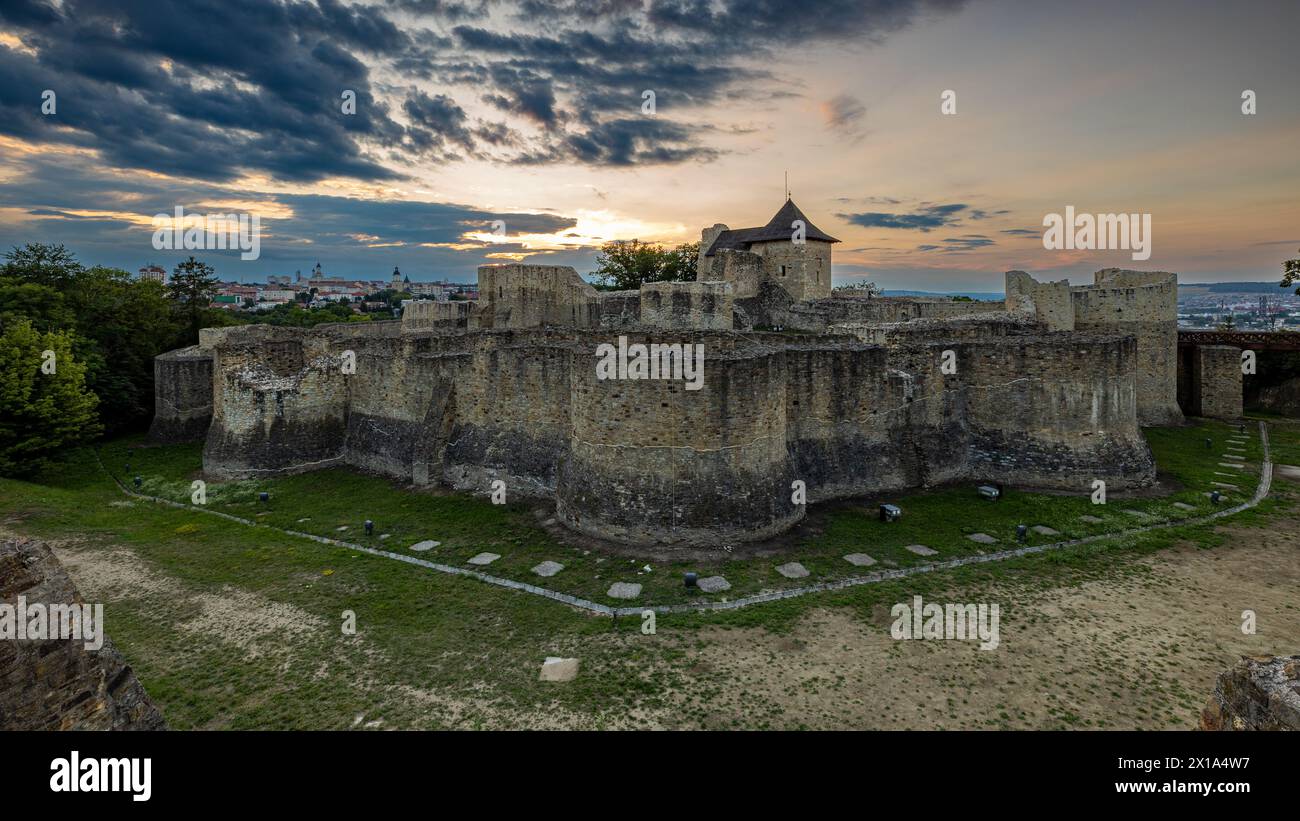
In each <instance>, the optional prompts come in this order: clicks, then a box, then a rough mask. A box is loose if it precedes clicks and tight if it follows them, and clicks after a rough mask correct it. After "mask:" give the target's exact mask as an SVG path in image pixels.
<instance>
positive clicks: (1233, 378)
mask: <svg viewBox="0 0 1300 821" xmlns="http://www.w3.org/2000/svg"><path fill="white" fill-rule="evenodd" d="M1192 363H1193V364H1192V407H1193V411H1192V413H1194V414H1196V415H1197V416H1205V417H1209V418H1211V419H1228V420H1231V421H1236V420H1238V419H1241V418H1242V416H1243V412H1242V397H1243V394H1242V386H1241V382H1242V374H1241V348H1237V347H1233V346H1232V345H1197V346H1196V350H1195V353H1194V354H1193V360H1192Z"/></svg>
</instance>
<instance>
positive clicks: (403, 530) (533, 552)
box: [102, 422, 1260, 605]
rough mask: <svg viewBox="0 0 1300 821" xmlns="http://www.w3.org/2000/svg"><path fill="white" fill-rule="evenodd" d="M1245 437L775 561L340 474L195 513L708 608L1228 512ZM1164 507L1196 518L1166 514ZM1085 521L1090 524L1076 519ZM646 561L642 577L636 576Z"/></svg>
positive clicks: (170, 470) (211, 501)
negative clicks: (618, 544) (703, 581)
mask: <svg viewBox="0 0 1300 821" xmlns="http://www.w3.org/2000/svg"><path fill="white" fill-rule="evenodd" d="M1247 431H1248V434H1249V435H1248V441H1247V442H1246V443H1245V444H1244V445H1242V446H1241V447H1242V449H1241V450H1239V451H1233V452H1234V453H1240V454H1241V455H1243V456H1244V458H1245V463H1244V464H1245V465H1246V467H1245V469H1238V468H1233V467H1224V466H1222V465H1221V464H1220V463H1222V462H1225V461H1231V460H1227V459H1225V458H1223V454H1224V453H1225V452H1227V451H1226V450H1225V446H1226V445H1227V444H1228V437H1229V436H1231V435H1232V434H1234V433H1235V432H1236V430H1235V429H1234V428H1231V427H1229V426H1228V425H1225V424H1223V423H1219V422H1205V423H1202V424H1199V425H1196V426H1189V427H1182V428H1155V429H1149V430H1148V431H1147V436H1148V439H1149V441H1150V443H1151V447H1152V450H1153V452H1154V453H1155V455H1156V461H1157V464H1158V465H1159V466H1160V470H1161V475H1162V477H1163V478H1167V479H1168V480H1170V481H1169V483H1170V484H1172V485H1174V486H1177V487H1180V488H1181V489H1180V490H1178V491H1176V492H1173V493H1171V494H1169V495H1167V496H1161V497H1156V498H1122V497H1119V496H1115V495H1112V496H1111V497H1110V498H1109V499H1108V503H1107V504H1105V505H1094V504H1092V502H1091V501H1090V499H1089V498H1088V496H1086V495H1080V496H1065V495H1052V494H1044V493H1024V492H1018V491H1016V490H1014V489H1009V490H1008V492H1007V493H1006V495H1005V496H1004V497H1003V498H1002V499H1001V500H1000V501H998V502H996V503H993V502H987V501H985V500H983V499H982V498H980V497H979V496H978V495H976V493H975V490H974V485H973V483H972V484H970V485H965V486H959V487H952V488H944V489H940V490H934V491H928V492H917V493H909V494H906V495H901V496H899V497H898V498H897V499H896V500H895V501H896V502H897V504H899V505H900V506H901V507H902V508H903V510H904V516H903V518H902V520H900V521H898V522H894V523H889V524H885V523H882V522H881V521H880V520H879V518H878V516H877V515H876V507H875V505H869V504H865V503H857V504H853V503H834V504H831V505H828V506H826V507H825V509H819V508H817V507H814V509H813V511H812V512H811V513H810V520H809V522H808V524H807V525H806V526H805V527H803V528H801V530H800V531H798V533H797V534H796V537H795V539H794V544H793V546H791V547H789V548H786V549H783V550H782V551H781V554H780V555H779V556H766V557H760V558H743V557H741V556H740V555H731V554H729V553H728V552H727V551H726V550H724V549H723V548H722V546H721V545H719V546H718V549H717V551H716V558H714V559H705V560H691V561H674V562H664V561H647V560H646V559H645V558H644V557H633V558H629V557H628V555H626V554H625V555H617V554H614V553H608V552H605V551H601V550H591V549H585V548H580V547H574V546H571V545H568V544H565V543H564V542H563V541H562V536H561V537H560V538H557V537H556V536H553V535H552V533H551V532H548V531H547V530H546V529H544V528H543V527H542V526H541V525H540V524H539V522H538V517H537V516H536V515H534V513H533V508H532V506H526V505H505V506H497V505H492V504H491V503H490V502H488V501H487V500H486V499H483V498H480V497H472V496H467V495H463V494H452V495H449V494H445V493H431V492H425V491H420V490H414V489H410V488H406V487H402V486H398V485H396V484H394V483H393V482H392V481H390V480H388V479H384V478H381V477H377V476H369V475H365V474H361V473H358V472H355V471H353V470H350V469H347V468H334V469H329V470H322V471H317V472H314V473H309V474H302V475H299V476H292V477H284V478H277V479H266V480H259V481H245V482H230V483H208V484H207V502H206V505H207V507H208V508H209V509H212V510H220V511H223V512H227V513H231V514H236V515H239V516H241V517H245V518H250V519H251V518H256V519H257V521H259V522H261V523H264V524H268V525H272V526H275V527H281V528H287V529H294V530H301V531H304V532H308V533H313V534H316V535H320V536H329V537H334V538H338V539H342V540H345V541H351V542H355V543H358V544H366V545H369V546H374V547H382V548H384V549H387V550H393V551H398V552H403V551H408V548H409V547H410V546H411V545H412V544H415V543H417V542H420V541H423V540H427V539H433V540H436V541H438V542H441V544H440V546H439V547H437V548H435V549H434V550H430V551H427V552H423V553H420V554H418V555H419V556H420V557H421V558H424V559H429V560H431V561H436V562H441V563H444V564H451V565H457V566H464V567H471V565H468V564H467V560H468V559H470V558H471V557H473V556H475V555H477V554H479V553H482V552H489V553H496V554H499V555H500V556H501V558H500V559H498V560H497V561H495V562H493V563H492V564H491V565H489V566H488V567H486V568H484V569H485V570H486V571H487V572H489V573H491V574H493V575H496V576H501V577H505V578H509V579H514V580H516V581H523V582H529V583H535V584H539V585H541V586H544V587H548V588H550V589H552V590H557V591H560V592H564V593H569V594H572V595H576V596H580V597H582V598H585V599H588V600H591V601H596V602H601V603H605V604H657V605H662V604H679V603H683V602H688V601H693V600H700V599H704V600H708V599H709V598H710V597H709V596H707V595H706V594H702V593H700V592H698V591H691V590H688V589H687V588H686V587H685V586H684V585H683V583H682V574H683V573H684V572H686V571H688V570H693V571H696V572H698V573H700V574H701V576H710V575H715V574H716V575H723V576H725V577H726V579H727V580H728V582H730V584H731V589H730V590H729V591H726V593H724V594H717V595H716V596H715V597H714V598H716V599H718V600H721V599H722V598H738V597H741V596H747V595H751V594H755V593H760V592H763V591H768V590H780V589H784V588H791V587H800V586H804V585H806V584H808V583H810V582H818V581H829V580H834V579H839V578H845V577H850V576H854V575H861V574H862V573H864V572H870V571H868V570H864V569H861V568H857V567H855V566H854V565H852V564H850V563H849V562H847V561H846V560H845V559H844V556H845V555H847V554H850V553H867V554H868V555H870V556H871V557H872V558H874V559H875V560H876V561H877V565H875V567H874V568H873V569H882V568H895V567H912V566H916V565H921V564H925V563H927V562H930V561H942V560H944V559H950V558H956V557H961V556H968V555H972V554H978V553H983V552H992V551H997V550H1003V549H1007V548H1010V547H1015V546H1016V545H1017V542H1016V535H1015V534H1016V526H1017V525H1019V524H1025V525H1027V526H1029V527H1031V528H1032V527H1033V526H1035V525H1043V526H1046V527H1050V528H1052V529H1054V530H1056V531H1058V532H1059V533H1060V535H1050V534H1040V533H1036V532H1033V531H1032V530H1031V531H1030V533H1029V535H1028V538H1027V540H1026V542H1025V543H1026V544H1039V543H1050V542H1058V541H1064V540H1066V539H1070V538H1077V537H1082V536H1089V535H1094V534H1098V533H1107V532H1114V531H1120V530H1124V529H1126V528H1131V527H1133V526H1135V525H1142V524H1150V523H1154V522H1160V521H1169V520H1179V519H1186V518H1189V517H1194V516H1198V515H1202V514H1204V513H1208V512H1211V511H1212V510H1213V509H1214V505H1213V504H1212V503H1211V502H1210V500H1209V499H1208V498H1207V497H1206V493H1207V492H1208V491H1211V490H1214V489H1216V486H1215V485H1214V484H1212V483H1213V482H1216V481H1217V482H1219V483H1221V484H1224V485H1228V484H1231V485H1236V486H1237V488H1239V490H1234V489H1231V488H1227V487H1218V488H1217V489H1219V490H1220V491H1222V492H1223V494H1224V495H1225V496H1226V498H1227V500H1228V503H1235V502H1239V501H1243V500H1244V499H1246V498H1248V497H1249V496H1250V495H1251V494H1252V493H1253V492H1254V489H1255V485H1256V483H1257V481H1258V465H1259V459H1260V443H1259V436H1258V431H1257V429H1256V428H1254V427H1251V426H1248V427H1247ZM1207 438H1208V439H1211V440H1212V445H1213V446H1212V447H1210V448H1207V447H1206V446H1205V440H1206V439H1207ZM140 444H141V441H140V440H139V439H123V440H118V441H115V442H111V443H109V444H107V445H105V446H104V447H103V448H102V457H103V460H104V464H105V465H106V466H107V467H108V469H109V470H110V471H112V472H114V473H116V474H117V475H118V476H119V477H120V478H122V479H124V480H130V479H131V478H133V477H134V476H140V477H141V479H142V485H141V488H140V490H141V492H143V493H146V494H149V495H151V496H157V497H161V498H166V499H170V500H172V501H177V502H186V503H188V502H189V501H190V499H191V482H192V481H193V480H194V479H196V478H198V477H199V476H200V475H201V467H202V458H201V448H200V446H199V445H181V446H171V447H140V446H139V445H140ZM128 463H129V464H130V471H129V472H128V471H127V470H126V466H127V464H128ZM1220 474H1231V475H1220ZM261 491H266V492H268V493H269V494H270V502H269V503H266V504H263V503H261V502H259V501H258V494H259V493H260V492H261ZM1175 502H1181V503H1182V504H1185V505H1191V506H1192V507H1193V508H1195V509H1194V510H1190V511H1189V510H1184V509H1181V508H1178V507H1175V506H1174V503H1175ZM1135 511H1136V513H1135ZM1138 514H1141V515H1138ZM547 515H549V514H547ZM1084 516H1090V517H1093V518H1097V519H1101V521H1099V522H1090V521H1086V520H1085V519H1084V518H1083V517H1084ZM366 519H370V520H372V521H373V522H374V523H375V530H374V535H373V536H369V537H367V536H366V535H365V531H364V527H363V523H364V522H365V520H366ZM340 528H345V529H340ZM975 533H984V534H987V535H989V536H992V537H993V538H995V539H997V540H998V541H997V543H995V544H988V545H985V544H980V543H977V542H974V541H971V540H970V539H969V538H968V536H970V535H971V534H975ZM383 534H389V538H387V539H383V540H381V539H380V538H379V537H380V536H381V535H383ZM915 544H921V545H925V546H927V547H929V548H931V549H932V550H935V551H937V555H935V556H932V557H923V556H920V555H917V554H916V553H913V552H910V551H908V550H906V549H905V548H906V546H908V545H915ZM412 555H417V554H412ZM547 560H550V561H556V562H559V563H560V564H562V565H564V570H562V571H561V572H560V573H558V574H557V575H555V576H553V577H550V578H546V579H543V578H540V577H538V576H537V575H535V574H534V573H533V572H532V570H531V569H532V568H533V567H536V566H537V565H538V564H540V563H541V562H543V561H547ZM787 561H798V562H800V563H801V564H803V565H804V567H806V568H807V569H808V570H809V572H810V574H811V575H810V576H809V577H808V578H806V579H795V580H791V579H787V578H785V577H784V576H781V575H780V574H779V573H777V571H776V567H777V565H780V564H783V563H784V562H787ZM647 565H648V566H649V567H650V568H651V569H650V570H649V571H646V570H645V567H646V566H647ZM620 581H621V582H635V583H639V584H641V585H642V587H643V590H642V594H641V597H640V598H639V599H637V600H636V601H635V602H622V601H620V600H616V599H612V598H609V597H608V596H607V595H606V592H607V590H608V589H609V586H610V585H611V584H612V583H614V582H620Z"/></svg>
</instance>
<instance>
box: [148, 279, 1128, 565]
mask: <svg viewBox="0 0 1300 821" xmlns="http://www.w3.org/2000/svg"><path fill="white" fill-rule="evenodd" d="M481 277H482V278H481V280H480V281H481V288H482V289H483V292H484V293H487V291H488V286H490V287H491V288H494V289H497V290H495V296H494V297H492V298H489V299H487V300H483V301H481V302H479V303H466V307H465V308H458V309H455V310H454V311H450V310H447V309H443V308H438V309H437V310H438V311H444V310H445V311H446V314H445V315H441V316H436V315H434V314H433V312H431V311H430V312H426V311H424V310H419V311H411V310H409V309H408V312H407V314H406V315H405V316H404V318H403V321H402V322H401V323H397V322H387V323H353V324H347V325H323V326H318V327H316V328H311V329H298V328H278V327H271V326H245V327H240V328H224V329H220V332H219V333H212V334H209V335H206V336H205V338H204V342H203V345H204V346H206V347H207V348H208V350H209V356H210V357H211V359H210V362H211V368H212V373H213V374H214V376H213V380H212V394H211V407H212V422H211V426H210V428H209V430H208V432H207V441H206V445H205V449H204V466H205V471H206V472H207V473H208V474H209V475H211V476H213V477H216V478H241V477H251V476H268V475H280V474H286V473H293V472H300V471H307V470H314V469H318V468H322V467H326V466H331V465H352V466H355V467H358V468H362V469H365V470H369V471H373V472H376V473H380V474H382V475H385V476H391V477H394V478H397V479H401V480H405V481H409V482H411V483H412V484H415V485H429V484H443V485H447V486H450V487H453V488H458V489H462V490H467V491H471V492H477V493H488V492H490V490H491V485H492V482H493V481H494V480H497V479H500V480H502V481H504V482H505V485H506V488H507V492H508V494H513V495H515V496H522V497H526V498H539V497H540V498H546V499H554V502H555V506H556V516H557V519H558V520H559V521H561V522H563V523H564V524H565V525H566V526H568V527H570V528H572V529H574V530H576V531H579V532H582V533H586V534H589V535H593V536H597V537H601V538H607V539H613V540H617V541H624V542H629V543H641V544H644V543H655V544H667V545H701V544H717V543H719V542H723V543H727V542H732V541H741V540H747V539H759V538H764V537H767V536H771V535H774V534H776V533H779V532H781V531H783V530H785V529H788V528H789V527H790V526H792V525H793V524H794V523H796V522H797V521H798V520H799V519H801V518H802V517H803V516H804V513H805V510H806V507H805V506H804V505H800V504H796V503H795V502H794V501H793V499H792V491H793V488H792V484H793V483H794V482H795V481H796V480H800V481H803V482H804V483H805V486H806V489H807V497H808V501H809V502H814V503H815V502H820V501H826V500H830V499H841V498H851V497H860V496H869V495H872V494H879V493H883V492H890V491H897V490H901V489H905V488H912V487H924V486H932V485H937V484H942V483H945V482H951V481H958V480H979V481H998V482H1003V483H1007V484H1013V485H1022V486H1035V487H1046V488H1056V489H1061V490H1067V491H1069V490H1073V491H1078V492H1081V493H1082V492H1087V491H1088V490H1090V488H1091V482H1092V480H1093V479H1103V480H1105V481H1106V482H1107V483H1108V485H1110V486H1111V487H1112V488H1116V489H1118V488H1125V487H1136V486H1141V485H1143V484H1146V483H1149V482H1150V481H1152V479H1153V477H1154V465H1153V463H1152V460H1151V456H1150V453H1149V451H1148V449H1147V447H1146V444H1145V442H1144V440H1143V438H1142V435H1141V431H1140V429H1139V427H1138V413H1137V408H1138V401H1139V395H1140V394H1139V390H1140V387H1139V386H1140V382H1139V379H1140V376H1141V374H1142V370H1141V365H1142V362H1143V360H1142V356H1141V353H1140V349H1139V346H1140V340H1138V339H1137V338H1135V337H1134V336H1131V335H1126V334H1120V333H1114V332H1111V333H1100V332H1087V333H1080V332H1079V331H1077V330H1075V331H1053V330H1050V329H1049V325H1050V323H1049V322H1046V321H1043V320H1042V319H1040V318H1039V317H1038V316H1037V314H1036V313H1030V312H1027V311H1026V310H1021V311H1019V312H1017V313H1011V312H1008V311H1006V310H1005V309H1004V310H1001V311H997V310H992V309H990V308H988V307H987V306H983V305H981V306H979V307H978V308H977V309H976V310H973V311H972V310H970V309H971V308H972V307H973V306H972V304H971V303H952V302H949V303H943V302H940V301H933V302H932V301H925V300H921V301H910V302H909V301H906V300H889V301H885V300H882V301H879V302H876V301H874V300H860V299H854V298H840V297H835V298H828V299H826V300H818V301H815V302H814V303H812V304H813V305H814V306H818V305H821V303H828V304H830V305H832V306H834V307H833V308H828V309H827V311H826V315H827V316H833V317H836V318H838V317H854V318H855V321H854V322H848V323H841V324H836V323H829V324H828V325H827V326H826V327H825V328H824V330H822V331H821V332H816V333H802V334H795V335H791V334H788V333H772V332H764V331H756V330H744V329H742V331H741V332H739V333H737V332H736V331H734V330H731V329H730V328H724V327H718V326H720V325H722V324H723V323H720V322H718V316H720V315H722V314H723V313H724V312H723V310H722V308H723V307H725V305H726V304H727V302H728V301H727V297H728V296H729V295H730V293H731V286H730V284H726V283H687V284H680V283H677V284H673V283H658V284H654V285H647V286H645V287H643V288H642V290H641V292H640V294H639V295H638V296H637V297H632V296H631V295H630V294H629V293H628V292H617V293H615V294H613V295H605V294H602V293H601V292H597V291H595V290H594V289H592V290H590V291H588V290H587V289H584V288H582V287H580V286H577V285H576V284H575V283H573V282H572V280H574V279H577V275H576V274H575V273H574V272H573V271H572V269H561V268H554V269H547V270H539V269H537V268H535V267H530V266H493V267H491V268H490V269H486V270H484V271H483V272H482V274H481ZM547 288H553V290H551V291H549V292H548V291H547ZM416 304H417V305H418V304H419V303H416ZM430 304H435V303H430ZM447 304H449V303H441V305H447ZM633 304H635V305H636V308H637V318H636V320H631V319H630V317H629V316H628V313H629V306H630V305H633ZM794 304H801V305H808V304H809V303H794ZM1039 304H1040V303H1037V302H1036V303H1035V310H1037V306H1038V305H1039ZM953 305H956V306H958V307H957V308H952V307H948V306H953ZM940 306H943V307H940ZM412 307H414V306H412ZM959 310H960V311H961V313H958V311H959ZM945 313H951V315H952V316H955V317H959V318H955V319H945V318H943V315H944V314H945ZM869 318H874V319H875V322H874V323H873V322H872V321H871V319H869ZM462 319H464V320H465V324H462ZM646 320H649V321H646ZM469 323H473V326H472V327H467V325H469ZM485 326H486V327H485ZM692 326H695V327H692ZM620 337H622V340H621V341H620V339H619V338H620ZM616 344H621V345H622V346H623V347H624V348H625V349H627V350H633V349H634V348H635V346H637V345H646V346H649V345H652V344H653V345H678V346H681V350H683V351H695V350H701V351H702V352H703V359H702V373H701V374H700V375H699V377H698V379H697V380H696V382H695V383H694V384H692V383H691V382H690V381H689V380H688V379H687V378H685V375H684V374H683V378H640V379H638V378H605V377H606V376H608V375H609V374H608V373H606V374H605V375H604V376H602V374H601V372H600V370H599V369H598V367H597V363H598V361H599V359H600V354H599V350H600V346H602V345H607V346H614V345H616ZM697 346H698V347H697ZM945 362H947V363H948V365H947V366H945ZM168 389H170V388H168Z"/></svg>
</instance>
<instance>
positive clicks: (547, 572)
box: [533, 560, 564, 579]
mask: <svg viewBox="0 0 1300 821" xmlns="http://www.w3.org/2000/svg"><path fill="white" fill-rule="evenodd" d="M563 569H564V565H562V564H560V563H559V562H552V561H550V560H547V561H544V562H542V563H541V564H539V565H537V566H536V567H534V568H533V572H534V573H536V574H537V575H539V576H542V577H543V578H548V579H549V578H550V577H551V576H554V575H555V574H556V573H559V572H560V571H561V570H563Z"/></svg>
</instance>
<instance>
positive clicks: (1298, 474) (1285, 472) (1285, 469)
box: [1277, 465, 1300, 479]
mask: <svg viewBox="0 0 1300 821" xmlns="http://www.w3.org/2000/svg"><path fill="white" fill-rule="evenodd" d="M1277 475H1278V476H1281V477H1282V478H1284V479H1300V467H1296V466H1295V465H1277Z"/></svg>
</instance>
